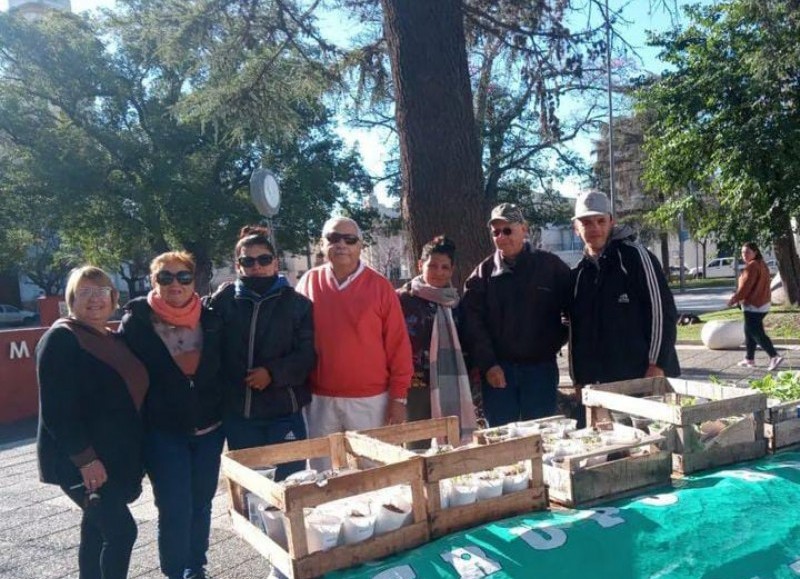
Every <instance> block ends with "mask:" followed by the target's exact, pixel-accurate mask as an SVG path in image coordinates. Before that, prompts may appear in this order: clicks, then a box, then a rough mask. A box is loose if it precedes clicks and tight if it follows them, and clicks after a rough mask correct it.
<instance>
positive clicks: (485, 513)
mask: <svg viewBox="0 0 800 579" xmlns="http://www.w3.org/2000/svg"><path fill="white" fill-rule="evenodd" d="M545 508H547V493H546V491H545V489H544V487H538V488H531V489H526V490H522V491H518V492H515V493H511V494H508V495H504V496H502V497H497V498H494V499H487V500H485V501H478V502H476V503H473V504H471V505H464V506H461V507H451V508H449V509H442V510H439V511H438V512H434V513H431V514H430V517H431V537H441V536H442V535H447V534H449V533H452V532H454V531H457V530H459V529H465V528H469V527H474V526H477V525H480V524H482V523H486V522H489V521H495V520H498V519H503V518H506V517H511V516H514V515H519V514H522V513H530V512H532V511H539V510H543V509H545Z"/></svg>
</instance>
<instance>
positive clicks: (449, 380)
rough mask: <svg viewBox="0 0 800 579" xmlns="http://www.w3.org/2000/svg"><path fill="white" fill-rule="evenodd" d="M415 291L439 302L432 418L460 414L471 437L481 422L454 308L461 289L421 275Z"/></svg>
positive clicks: (463, 433) (465, 436)
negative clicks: (438, 284)
mask: <svg viewBox="0 0 800 579" xmlns="http://www.w3.org/2000/svg"><path fill="white" fill-rule="evenodd" d="M411 295H414V296H416V297H419V298H421V299H424V300H426V301H429V302H433V303H435V304H438V307H437V308H436V316H435V318H434V320H433V331H432V332H431V344H430V364H431V368H430V370H431V371H430V390H431V418H440V417H442V416H458V417H459V419H460V422H461V440H462V441H464V440H467V439H469V438H470V437H471V436H472V433H473V431H475V429H476V428H477V423H476V420H475V406H474V405H473V403H472V390H471V389H470V385H469V375H468V373H467V366H466V364H464V356H463V354H462V353H461V342H460V341H459V340H458V332H457V331H456V324H455V322H454V321H453V308H454V307H456V306H457V305H458V302H459V298H458V290H456V289H455V288H453V287H446V288H435V287H432V286H430V285H428V284H426V283H425V282H424V281H423V279H422V276H418V277H415V278H414V279H412V280H411Z"/></svg>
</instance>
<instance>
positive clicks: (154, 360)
mask: <svg viewBox="0 0 800 579" xmlns="http://www.w3.org/2000/svg"><path fill="white" fill-rule="evenodd" d="M124 309H125V314H124V316H123V317H122V323H121V324H120V326H119V332H120V334H121V335H122V337H123V338H124V339H125V343H126V344H128V347H129V348H130V349H131V350H132V351H133V353H134V354H136V356H138V358H139V359H140V360H141V361H142V363H143V364H144V365H145V366H146V367H147V371H148V372H149V374H150V389H149V390H148V391H147V396H146V397H145V400H144V418H145V424H146V425H147V426H148V427H154V428H156V429H158V430H164V431H167V432H174V433H178V434H192V433H194V432H195V431H197V430H203V429H205V428H208V427H210V426H213V425H214V424H216V423H218V422H220V420H221V419H222V403H223V386H222V380H221V376H220V347H221V339H222V320H221V319H220V318H219V316H217V315H216V314H215V313H214V312H212V311H210V310H209V309H208V308H206V307H203V309H202V311H201V313H200V327H201V328H202V331H203V349H202V351H201V353H200V364H199V365H198V367H197V371H196V372H195V374H194V376H193V377H191V378H189V377H188V376H186V375H185V374H184V373H183V371H182V370H181V369H180V367H179V366H178V365H177V364H176V363H175V360H174V359H173V358H172V355H171V354H170V353H169V350H168V349H167V347H166V345H164V342H163V341H162V340H161V337H160V336H159V335H158V334H157V333H156V331H155V329H154V328H153V316H154V315H155V314H154V313H153V310H152V308H151V307H150V305H149V304H148V303H147V298H146V297H140V298H136V299H134V300H131V301H130V302H128V303H127V304H126V305H125V308H124Z"/></svg>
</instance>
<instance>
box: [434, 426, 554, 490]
mask: <svg viewBox="0 0 800 579" xmlns="http://www.w3.org/2000/svg"><path fill="white" fill-rule="evenodd" d="M541 456H542V440H541V437H540V436H539V435H538V434H537V435H533V436H525V437H522V438H515V439H513V440H505V441H503V442H497V443H494V444H489V445H484V446H475V447H465V448H457V449H455V450H453V451H451V452H446V453H444V454H438V455H434V456H428V457H425V480H426V481H427V482H434V481H440V480H442V479H446V478H452V477H455V476H458V475H461V474H469V473H473V472H480V471H482V470H488V469H492V468H495V467H498V466H507V465H510V464H515V463H517V462H520V461H522V460H527V459H531V458H541Z"/></svg>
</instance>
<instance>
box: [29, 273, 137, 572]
mask: <svg viewBox="0 0 800 579" xmlns="http://www.w3.org/2000/svg"><path fill="white" fill-rule="evenodd" d="M65 297H66V301H67V307H68V309H69V317H67V318H63V319H60V320H58V321H56V323H55V324H53V325H52V326H51V327H50V329H49V330H47V332H45V334H44V336H43V337H42V339H41V340H40V341H39V344H38V346H37V349H36V371H37V375H38V379H39V428H38V437H37V454H38V458H39V472H40V478H41V480H42V481H43V482H46V483H52V484H57V485H59V486H60V487H61V488H62V489H63V490H64V492H65V493H66V494H67V496H69V498H70V499H72V500H73V501H74V502H75V503H76V504H77V505H78V506H79V507H80V508H81V509H82V511H83V519H82V520H81V542H80V548H79V549H78V564H79V574H80V579H101V578H103V579H125V577H127V575H128V567H129V564H130V558H131V550H132V549H133V543H134V541H135V540H136V522H135V521H134V519H133V517H132V516H131V512H130V510H129V509H128V504H129V503H131V502H133V501H134V500H136V498H137V497H138V496H139V494H140V493H141V491H142V476H143V475H144V469H143V465H142V439H143V428H142V421H141V418H140V415H139V409H140V408H141V405H142V400H143V398H144V396H145V393H146V392H147V387H148V378H147V370H145V368H144V366H142V364H141V363H140V362H139V360H138V359H137V358H136V356H134V355H133V353H132V352H131V351H130V350H129V349H128V348H127V347H126V346H125V344H124V343H123V342H122V340H120V339H119V337H118V336H116V335H114V334H113V333H112V332H110V331H109V330H108V329H107V328H106V323H107V322H108V319H109V317H110V316H111V314H112V313H113V312H114V310H115V309H116V307H117V299H118V297H119V293H118V292H117V290H116V289H115V288H114V285H113V283H112V282H111V279H110V278H109V277H108V275H107V274H106V273H105V272H104V271H103V270H101V269H98V268H96V267H92V266H85V267H81V268H79V269H76V270H74V271H73V272H72V273H71V274H70V277H69V280H68V281H67V288H66V296H65Z"/></svg>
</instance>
